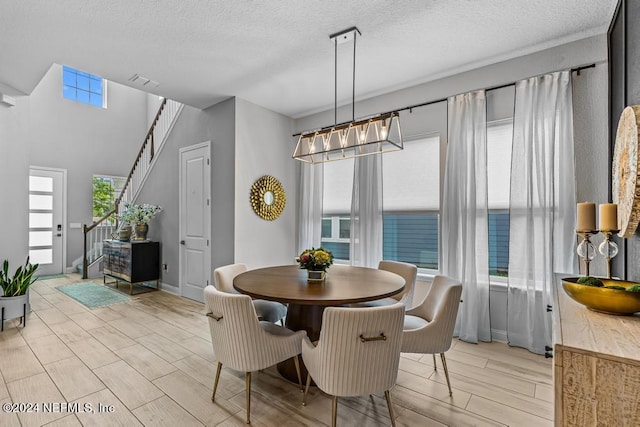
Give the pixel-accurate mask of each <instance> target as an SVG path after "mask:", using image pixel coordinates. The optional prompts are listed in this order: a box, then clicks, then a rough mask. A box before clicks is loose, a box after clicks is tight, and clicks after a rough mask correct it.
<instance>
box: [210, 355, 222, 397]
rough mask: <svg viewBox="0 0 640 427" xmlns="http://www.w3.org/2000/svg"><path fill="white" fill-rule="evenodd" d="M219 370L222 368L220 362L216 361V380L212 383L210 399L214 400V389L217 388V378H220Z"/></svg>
mask: <svg viewBox="0 0 640 427" xmlns="http://www.w3.org/2000/svg"><path fill="white" fill-rule="evenodd" d="M220 370H222V363H220V362H218V369H216V381H215V382H214V383H213V393H212V394H211V401H212V402H215V401H216V390H218V380H219V379H220Z"/></svg>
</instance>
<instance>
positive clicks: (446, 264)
mask: <svg viewBox="0 0 640 427" xmlns="http://www.w3.org/2000/svg"><path fill="white" fill-rule="evenodd" d="M448 121H449V126H448V128H449V132H448V138H449V141H448V146H447V164H446V170H445V177H444V197H443V204H442V272H443V274H444V275H445V276H449V277H452V278H455V279H457V280H460V281H461V282H462V288H463V291H462V298H461V299H462V301H463V303H462V304H460V309H459V311H458V318H457V320H456V329H455V334H456V335H458V336H459V337H460V339H462V340H464V341H467V342H473V343H475V342H478V340H480V341H491V322H490V318H489V254H488V252H489V242H488V234H489V230H488V228H489V226H488V211H487V110H486V98H485V93H484V91H476V92H470V93H466V94H462V95H457V96H455V97H451V98H449V100H448Z"/></svg>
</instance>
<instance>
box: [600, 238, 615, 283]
mask: <svg viewBox="0 0 640 427" xmlns="http://www.w3.org/2000/svg"><path fill="white" fill-rule="evenodd" d="M619 231H620V230H602V234H604V241H603V242H602V243H600V246H598V252H600V253H601V254H602V255H603V256H604V257H605V258H606V260H607V277H608V278H609V279H611V259H612V258H613V257H615V256H616V255H618V245H617V244H616V242H614V241H613V240H611V237H612V236H613V235H614V234H618V232H619Z"/></svg>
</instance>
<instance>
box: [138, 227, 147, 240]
mask: <svg viewBox="0 0 640 427" xmlns="http://www.w3.org/2000/svg"><path fill="white" fill-rule="evenodd" d="M148 232H149V224H136V238H135V240H147V233H148Z"/></svg>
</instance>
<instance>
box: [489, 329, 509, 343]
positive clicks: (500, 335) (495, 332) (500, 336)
mask: <svg viewBox="0 0 640 427" xmlns="http://www.w3.org/2000/svg"><path fill="white" fill-rule="evenodd" d="M491 339H492V340H494V341H500V342H507V331H504V330H502V329H491Z"/></svg>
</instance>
